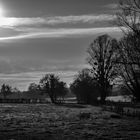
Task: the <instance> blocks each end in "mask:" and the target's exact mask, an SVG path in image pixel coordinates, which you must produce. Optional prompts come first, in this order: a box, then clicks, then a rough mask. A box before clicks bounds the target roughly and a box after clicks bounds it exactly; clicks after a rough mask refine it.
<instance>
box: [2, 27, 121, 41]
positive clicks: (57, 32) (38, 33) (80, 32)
mask: <svg viewBox="0 0 140 140" xmlns="http://www.w3.org/2000/svg"><path fill="white" fill-rule="evenodd" d="M113 32H121V30H120V28H118V27H104V28H59V29H34V28H33V29H30V32H25V33H22V34H19V35H16V36H11V37H1V38H0V41H5V40H17V39H28V38H62V37H63V38H65V37H66V38H67V37H81V36H87V35H96V34H100V33H113Z"/></svg>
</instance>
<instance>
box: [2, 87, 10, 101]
mask: <svg viewBox="0 0 140 140" xmlns="http://www.w3.org/2000/svg"><path fill="white" fill-rule="evenodd" d="M11 93H12V88H11V87H10V86H9V85H6V84H3V85H2V86H1V94H2V95H3V97H4V99H6V97H7V96H8V95H10V94H11Z"/></svg>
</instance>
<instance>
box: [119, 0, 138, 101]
mask: <svg viewBox="0 0 140 140" xmlns="http://www.w3.org/2000/svg"><path fill="white" fill-rule="evenodd" d="M119 6H120V12H119V13H118V14H117V17H118V20H117V23H118V24H119V26H121V27H123V29H124V30H123V31H124V33H125V34H124V37H123V38H122V39H121V41H120V45H119V53H120V58H121V59H120V61H119V64H120V65H121V69H120V75H121V76H122V78H123V81H124V83H125V85H126V86H127V87H128V89H129V90H130V91H131V93H132V94H133V95H134V97H136V99H137V100H138V101H140V95H139V90H140V45H139V44H140V0H121V1H120V3H119Z"/></svg>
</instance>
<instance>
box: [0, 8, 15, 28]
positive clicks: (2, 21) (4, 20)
mask: <svg viewBox="0 0 140 140" xmlns="http://www.w3.org/2000/svg"><path fill="white" fill-rule="evenodd" d="M16 21H17V20H16V18H12V17H5V16H4V10H3V9H2V7H1V6H0V27H2V26H12V25H14V23H15V22H16Z"/></svg>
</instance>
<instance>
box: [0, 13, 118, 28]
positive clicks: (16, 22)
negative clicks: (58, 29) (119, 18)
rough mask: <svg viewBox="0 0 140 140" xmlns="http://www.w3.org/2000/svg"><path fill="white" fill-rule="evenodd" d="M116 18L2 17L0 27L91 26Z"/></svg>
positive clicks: (109, 16) (102, 15)
mask: <svg viewBox="0 0 140 140" xmlns="http://www.w3.org/2000/svg"><path fill="white" fill-rule="evenodd" d="M115 18H116V17H115V16H114V15H109V14H100V15H92V14H90V15H77V16H75V15H69V16H53V17H35V18H16V17H3V18H0V20H1V22H0V26H1V27H3V28H7V27H9V28H12V27H15V26H25V25H26V26H37V25H39V26H40V25H57V24H76V23H88V24H92V23H95V22H101V21H112V20H114V19H115Z"/></svg>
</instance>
